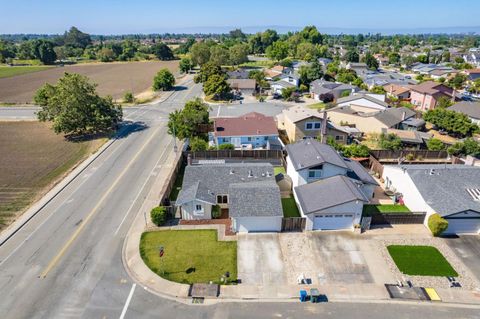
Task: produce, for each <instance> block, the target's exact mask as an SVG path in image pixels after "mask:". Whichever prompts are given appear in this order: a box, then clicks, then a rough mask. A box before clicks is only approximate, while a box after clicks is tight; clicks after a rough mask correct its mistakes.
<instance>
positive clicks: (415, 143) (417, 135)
mask: <svg viewBox="0 0 480 319" xmlns="http://www.w3.org/2000/svg"><path fill="white" fill-rule="evenodd" d="M382 133H384V134H394V135H396V136H398V138H399V139H400V140H401V141H402V144H403V146H405V147H408V148H416V149H424V148H426V146H427V141H428V140H430V139H431V138H433V135H432V134H429V133H425V132H419V131H414V130H397V129H393V128H388V129H387V128H384V129H382Z"/></svg>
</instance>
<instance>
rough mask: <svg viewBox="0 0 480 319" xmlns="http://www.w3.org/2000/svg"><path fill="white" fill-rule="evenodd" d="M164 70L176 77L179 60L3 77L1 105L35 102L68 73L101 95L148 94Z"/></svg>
mask: <svg viewBox="0 0 480 319" xmlns="http://www.w3.org/2000/svg"><path fill="white" fill-rule="evenodd" d="M162 68H167V69H169V70H170V71H172V72H173V73H174V74H175V73H176V72H177V70H178V61H151V62H150V61H149V62H114V63H88V64H77V65H67V66H58V67H54V68H50V69H46V70H44V71H39V72H33V73H28V74H21V75H16V76H12V77H7V78H0V103H17V104H23V103H32V101H33V97H34V95H35V92H36V91H37V90H38V89H39V88H40V87H41V86H42V85H44V84H45V83H51V84H53V83H55V82H56V81H57V80H58V79H59V78H60V77H62V76H63V74H64V73H65V72H67V73H79V74H83V75H85V76H87V77H88V78H90V80H91V81H92V82H94V83H97V84H98V87H97V90H98V93H99V94H100V95H102V96H106V95H111V96H112V97H113V98H114V99H121V98H122V97H123V95H124V94H125V93H126V92H133V93H134V94H135V95H137V94H140V93H142V92H145V91H147V90H148V89H149V88H150V87H151V86H152V83H153V77H154V76H155V74H156V73H157V72H158V71H159V70H160V69H162Z"/></svg>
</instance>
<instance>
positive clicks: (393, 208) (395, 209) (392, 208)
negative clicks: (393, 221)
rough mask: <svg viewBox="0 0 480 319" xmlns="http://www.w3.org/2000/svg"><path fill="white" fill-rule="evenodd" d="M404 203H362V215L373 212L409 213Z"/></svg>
mask: <svg viewBox="0 0 480 319" xmlns="http://www.w3.org/2000/svg"><path fill="white" fill-rule="evenodd" d="M409 212H410V209H408V207H407V206H405V205H363V215H364V216H368V215H371V214H375V213H384V214H388V213H409Z"/></svg>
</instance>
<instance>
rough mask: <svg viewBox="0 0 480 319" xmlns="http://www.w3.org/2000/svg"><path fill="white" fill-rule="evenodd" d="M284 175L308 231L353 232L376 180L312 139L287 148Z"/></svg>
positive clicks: (329, 148) (326, 146) (353, 162)
mask: <svg viewBox="0 0 480 319" xmlns="http://www.w3.org/2000/svg"><path fill="white" fill-rule="evenodd" d="M286 149H287V154H288V156H287V174H288V175H289V176H290V178H291V179H292V185H293V194H294V197H295V200H296V201H297V204H298V206H299V210H300V212H301V214H302V216H303V217H306V219H307V223H306V229H307V230H321V229H353V227H354V225H355V224H358V223H359V222H360V219H361V216H362V209H363V204H364V203H367V202H368V201H369V200H370V198H372V197H373V193H374V189H375V187H377V186H378V184H377V182H376V181H375V179H374V178H373V177H372V176H371V175H370V174H369V173H368V172H367V170H366V169H365V168H364V167H363V166H362V165H361V164H360V163H358V162H356V161H353V160H350V159H347V158H343V157H342V156H341V155H340V154H339V153H338V152H336V151H335V149H334V148H332V147H331V146H329V145H327V144H322V143H320V142H318V141H315V140H304V141H300V142H297V143H295V144H289V145H287V148H286Z"/></svg>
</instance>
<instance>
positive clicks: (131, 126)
mask: <svg viewBox="0 0 480 319" xmlns="http://www.w3.org/2000/svg"><path fill="white" fill-rule="evenodd" d="M147 128H149V126H148V125H147V124H146V123H145V122H142V121H135V122H134V121H124V122H122V123H121V124H120V128H119V129H118V131H117V134H116V135H115V136H114V137H115V138H116V139H122V138H126V137H128V136H129V135H131V134H133V133H137V132H141V131H143V130H146V129H147Z"/></svg>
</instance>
